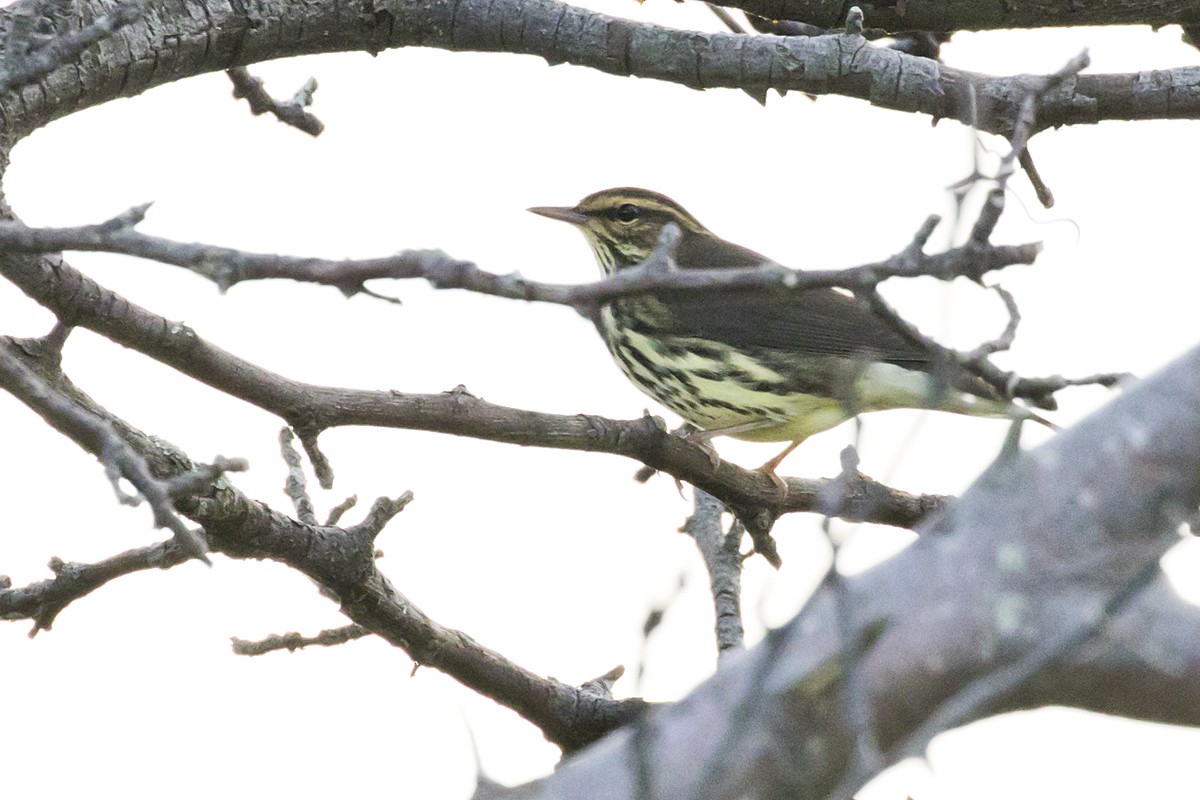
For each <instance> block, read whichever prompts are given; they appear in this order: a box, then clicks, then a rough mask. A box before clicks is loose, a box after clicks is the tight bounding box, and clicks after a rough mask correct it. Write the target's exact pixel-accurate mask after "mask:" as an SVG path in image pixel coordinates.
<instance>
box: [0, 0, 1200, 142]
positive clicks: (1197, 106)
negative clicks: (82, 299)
mask: <svg viewBox="0 0 1200 800" xmlns="http://www.w3.org/2000/svg"><path fill="white" fill-rule="evenodd" d="M36 2H37V0H22V2H18V3H16V4H14V5H13V6H9V7H7V8H5V9H4V10H3V13H2V14H0V22H4V23H5V29H6V30H9V29H11V27H12V22H11V20H12V18H13V15H14V14H16V13H19V12H20V11H21V10H22V9H24V8H27V7H28V6H30V5H35V4H36ZM201 5H203V6H204V10H203V13H199V12H198V13H192V14H179V15H169V16H160V15H156V16H155V18H154V19H153V20H152V21H151V20H146V19H141V20H138V21H136V22H134V23H132V24H130V25H127V26H126V27H125V28H123V29H121V30H120V31H118V32H117V33H116V34H114V35H113V36H111V37H109V38H108V39H106V40H104V41H101V42H99V43H98V44H97V45H96V47H97V49H98V51H99V53H100V57H98V58H96V59H92V60H89V61H88V63H87V64H86V66H85V65H84V64H82V63H81V60H80V58H79V57H75V58H66V59H64V60H63V61H62V64H61V66H59V67H58V68H57V69H54V70H53V71H52V72H50V73H48V74H46V75H45V77H44V78H42V80H41V81H40V83H39V86H40V91H39V92H38V93H36V96H28V97H27V96H22V97H20V98H14V97H11V96H10V97H9V98H7V99H0V118H3V119H4V120H5V131H4V133H5V134H6V137H7V144H8V146H11V145H12V144H13V143H15V142H16V141H17V140H19V139H20V138H21V137H23V136H24V135H25V134H27V133H28V132H29V131H31V130H33V129H35V128H37V127H39V126H41V125H44V124H46V123H47V122H49V121H51V120H52V119H54V118H56V117H58V116H61V115H63V114H66V113H71V112H74V111H77V110H79V109H81V108H86V107H88V106H93V105H98V104H100V103H103V102H106V101H108V100H111V99H114V98H116V97H118V96H122V95H132V94H138V93H140V92H143V91H145V90H147V89H150V88H152V87H154V86H159V85H162V84H164V83H167V82H170V81H173V80H178V79H179V78H183V77H187V76H190V75H198V74H202V73H205V72H210V71H214V70H218V69H229V68H231V67H237V66H244V65H247V64H253V63H256V62H259V61H267V60H271V59H275V58H281V57H284V56H294V55H302V54H307V53H326V52H335V51H350V50H362V49H366V50H369V51H371V52H378V51H379V50H383V49H387V48H391V47H405V46H423V47H440V48H444V49H447V50H474V51H484V52H504V53H522V54H529V55H536V56H540V57H541V58H543V59H545V60H546V61H547V62H548V63H550V64H561V63H572V64H579V65H582V66H587V67H591V68H593V69H597V70H600V71H602V72H608V73H611V74H615V75H622V76H625V75H634V76H637V77H642V78H655V79H658V80H664V81H669V82H672V83H678V84H682V85H684V86H689V87H693V88H697V89H701V88H713V87H727V88H735V89H743V90H747V91H749V92H751V93H752V94H756V95H757V94H758V93H761V92H763V91H765V90H766V89H776V90H779V91H781V92H782V91H799V92H805V93H809V94H839V95H843V96H847V97H856V98H860V99H863V100H867V101H869V102H870V103H872V104H873V105H877V106H879V107H882V108H890V109H894V110H899V111H907V112H913V113H921V114H928V115H930V116H932V117H933V118H934V119H938V120H940V119H956V120H958V121H960V122H962V123H963V124H966V125H974V126H976V127H977V128H979V129H980V130H983V131H987V132H989V133H995V134H999V135H1003V136H1008V135H1010V134H1011V132H1012V129H1013V125H1014V120H1015V118H1016V116H1017V112H1018V106H1017V103H1018V102H1019V98H1020V96H1021V95H1022V90H1023V88H1024V87H1025V86H1027V85H1028V82H1029V81H1030V80H1035V81H1036V80H1039V79H1038V78H1036V77H1034V78H1031V77H1030V76H1009V77H991V76H985V75H981V74H978V73H972V72H967V71H964V70H958V69H954V68H951V67H946V66H944V65H940V64H938V63H937V62H935V61H932V60H929V59H925V58H920V57H917V56H911V55H908V54H905V53H902V52H899V51H897V50H893V49H888V48H879V47H874V46H871V45H870V44H869V43H868V42H867V40H866V39H864V38H863V37H862V36H859V35H853V34H839V35H827V36H814V37H809V36H789V37H777V36H759V35H747V34H734V33H708V32H703V33H701V32H695V31H684V30H676V29H672V28H668V27H663V26H658V25H651V24H648V23H635V22H630V21H629V20H624V19H619V18H616V17H611V16H607V15H604V14H599V13H596V12H594V11H589V10H586V9H581V8H576V7H573V6H569V5H567V4H565V3H560V2H556V1H555V0H431V2H426V3H396V2H377V3H372V4H366V5H364V4H346V3H337V2H333V0H316V2H312V3H304V4H297V3H283V2H267V3H265V4H259V5H258V6H256V7H255V10H254V11H253V12H250V11H246V10H244V9H243V7H242V6H239V5H237V4H233V5H230V4H224V3H216V2H212V1H211V0H209V2H208V3H201ZM95 7H100V3H99V2H98V0H97V1H96V5H95ZM88 8H89V10H90V9H91V8H93V7H92V6H88ZM841 8H842V7H841V6H839V7H838V12H837V13H838V14H839V15H840V14H841V13H843V12H842V11H841ZM876 12H877V9H873V10H872V12H871V13H872V15H874V14H875V13H876ZM769 16H775V15H774V14H770V15H769ZM1139 21H1140V22H1145V21H1147V20H1146V19H1145V18H1139ZM867 22H868V23H869V24H878V23H877V22H872V20H870V19H868V20H867ZM915 23H916V18H914V19H913V20H912V22H910V23H908V24H906V25H905V27H906V28H911V27H913V26H914V25H915ZM833 24H834V25H841V24H842V20H841V19H839V20H836V21H835V22H834V23H833ZM283 31H287V33H288V35H286V36H284V35H282V32H283ZM62 32H65V31H59V33H62ZM168 53H169V55H170V57H169V58H168V57H165V55H164V54H168ZM81 70H83V71H84V72H85V74H86V78H87V79H86V80H84V81H82V82H81V81H80V77H79V76H80V71H81ZM1197 83H1200V68H1195V67H1184V68H1177V69H1173V70H1161V71H1155V72H1153V73H1151V72H1139V73H1130V74H1121V75H1118V74H1114V75H1084V76H1079V77H1078V78H1076V79H1074V80H1072V81H1069V82H1068V83H1067V84H1065V85H1064V86H1063V87H1062V89H1061V90H1060V91H1057V92H1055V93H1054V94H1053V95H1052V96H1050V97H1047V98H1046V100H1045V102H1044V104H1043V107H1042V108H1041V109H1040V114H1039V118H1040V119H1039V127H1038V130H1042V129H1045V128H1047V127H1051V126H1059V125H1071V124H1089V123H1095V122H1099V121H1101V120H1105V119H1181V118H1186V119H1194V118H1198V117H1200V92H1195V91H1192V90H1191V87H1193V86H1195V85H1196V84H1197ZM973 98H974V100H977V101H978V102H977V103H976V102H974V100H973ZM976 112H977V113H976Z"/></svg>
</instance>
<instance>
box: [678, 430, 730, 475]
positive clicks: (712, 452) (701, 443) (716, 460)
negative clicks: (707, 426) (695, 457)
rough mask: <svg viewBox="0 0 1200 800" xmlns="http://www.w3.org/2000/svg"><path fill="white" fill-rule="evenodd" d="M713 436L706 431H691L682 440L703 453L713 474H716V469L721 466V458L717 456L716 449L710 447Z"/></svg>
mask: <svg viewBox="0 0 1200 800" xmlns="http://www.w3.org/2000/svg"><path fill="white" fill-rule="evenodd" d="M713 435H714V434H712V433H710V432H708V431H692V432H691V433H689V434H688V435H687V436H685V437H684V439H686V440H687V441H688V442H690V443H692V444H694V445H696V446H697V447H699V448H700V449H701V450H703V451H704V453H705V455H707V456H708V461H709V463H710V464H712V468H713V472H716V471H717V467H719V466H721V456H719V455H717V448H715V447H713V445H712V437H713Z"/></svg>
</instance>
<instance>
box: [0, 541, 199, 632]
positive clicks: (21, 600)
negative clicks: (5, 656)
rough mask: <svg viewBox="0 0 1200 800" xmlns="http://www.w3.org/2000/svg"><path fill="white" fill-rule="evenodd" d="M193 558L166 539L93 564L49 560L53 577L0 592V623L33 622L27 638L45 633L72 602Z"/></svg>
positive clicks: (0, 590) (190, 554)
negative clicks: (118, 581)
mask: <svg viewBox="0 0 1200 800" xmlns="http://www.w3.org/2000/svg"><path fill="white" fill-rule="evenodd" d="M193 557H194V556H193V554H192V553H191V552H190V551H188V550H186V549H184V548H183V547H181V546H180V545H179V542H178V541H176V540H174V539H170V540H168V541H165V542H159V543H158V544H152V545H148V546H146V547H138V548H135V549H133V550H126V551H125V552H124V553H119V554H118V555H115V556H113V557H112V558H106V559H104V560H103V561H98V562H96V563H95V564H80V563H76V562H74V561H63V560H62V559H60V558H57V557H56V558H52V559H50V564H49V566H50V571H51V572H53V573H54V577H53V578H50V579H48V580H44V581H38V582H37V583H32V584H30V585H28V586H24V587H20V588H17V589H13V588H11V587H8V586H5V587H3V588H0V619H5V620H17V619H31V620H33V628H32V629H30V631H29V635H30V637H33V636H36V635H37V633H38V631H48V630H50V628H51V626H53V624H54V620H55V619H56V618H57V617H58V614H59V612H61V611H62V610H63V609H64V608H66V607H67V606H68V605H70V604H71V603H72V602H74V601H76V600H79V599H80V598H82V597H86V596H87V595H89V594H91V593H92V592H94V591H95V590H96V589H99V588H100V587H101V586H103V585H104V584H106V583H108V582H109V581H111V580H113V579H115V578H120V577H121V576H123V575H130V574H132V573H134V572H139V571H142V570H148V569H169V568H171V567H174V566H177V565H179V564H182V563H184V562H185V561H188V560H189V559H191V558H193Z"/></svg>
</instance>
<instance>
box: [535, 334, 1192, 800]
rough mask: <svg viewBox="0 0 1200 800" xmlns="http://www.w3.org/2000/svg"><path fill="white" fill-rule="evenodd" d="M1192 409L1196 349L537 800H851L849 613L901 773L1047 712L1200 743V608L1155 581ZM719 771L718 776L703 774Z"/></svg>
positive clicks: (1014, 459) (1187, 500)
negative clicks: (843, 707)
mask: <svg viewBox="0 0 1200 800" xmlns="http://www.w3.org/2000/svg"><path fill="white" fill-rule="evenodd" d="M1197 396H1200V348H1197V349H1194V350H1192V351H1191V352H1190V353H1187V354H1186V355H1185V356H1183V357H1182V358H1180V359H1179V360H1177V361H1176V362H1175V363H1173V364H1172V365H1170V366H1168V367H1167V368H1166V369H1165V370H1163V371H1162V372H1160V373H1159V374H1157V375H1155V376H1152V377H1150V378H1147V379H1146V380H1144V381H1142V382H1140V383H1139V384H1137V385H1136V386H1135V387H1133V388H1132V389H1131V390H1130V391H1128V392H1126V393H1125V394H1123V395H1120V396H1118V397H1117V398H1116V399H1114V400H1113V401H1112V402H1111V403H1109V404H1108V405H1107V406H1106V407H1105V408H1104V409H1102V410H1101V411H1099V412H1097V413H1096V414H1094V415H1092V416H1091V417H1089V418H1088V419H1086V420H1084V421H1083V422H1081V423H1079V424H1078V425H1076V426H1075V427H1074V428H1072V429H1070V430H1068V431H1066V432H1064V433H1063V434H1061V435H1060V436H1057V437H1055V438H1054V439H1052V440H1050V441H1049V442H1048V443H1046V444H1044V445H1042V446H1041V447H1039V448H1036V449H1033V450H1030V451H1027V452H1006V453H1005V454H1004V456H1003V457H1002V458H1001V459H1000V460H998V461H997V463H996V464H995V465H993V466H992V467H991V468H990V469H989V470H988V471H987V472H985V473H984V474H983V475H982V476H981V477H980V478H979V479H978V480H977V481H976V483H975V485H974V486H972V487H971V488H970V489H969V490H968V491H967V492H966V493H965V494H964V495H963V497H962V498H961V499H960V500H959V501H957V502H956V504H955V505H954V507H953V508H952V509H951V510H950V511H949V512H948V513H947V514H946V515H945V516H943V517H941V518H939V519H938V520H937V521H935V522H933V523H931V524H930V525H928V526H926V527H925V528H924V529H923V531H922V532H923V533H924V534H926V535H923V536H922V537H921V538H920V539H919V540H917V541H916V542H915V543H914V544H913V545H911V546H910V547H908V548H907V549H905V550H903V551H902V552H901V553H899V554H898V555H897V556H895V557H893V558H891V559H889V560H888V561H886V562H884V563H883V564H880V565H879V566H877V567H874V568H873V569H871V570H868V571H867V572H864V573H862V574H860V575H856V576H848V577H845V578H844V580H845V582H846V583H845V586H844V587H843V589H844V590H845V591H846V592H847V595H848V597H849V600H850V602H849V603H840V604H839V602H838V601H837V600H836V599H835V597H834V595H833V591H832V589H831V588H829V587H822V589H821V590H819V591H818V592H817V593H816V594H815V595H814V597H813V598H812V599H811V600H810V601H809V603H808V604H807V605H806V607H805V608H804V610H803V611H802V612H801V613H800V614H799V615H798V616H797V617H796V618H795V619H793V620H792V621H791V622H789V623H788V624H787V625H786V626H784V627H783V628H781V629H778V630H776V631H774V632H772V634H771V635H770V636H768V637H767V639H766V640H764V641H763V642H762V643H761V644H760V645H759V646H757V647H755V648H753V649H751V650H749V651H747V652H746V653H744V655H742V656H740V657H739V658H737V659H736V660H733V661H732V662H731V663H730V664H729V665H728V666H727V667H726V668H724V669H722V670H719V671H718V672H717V674H716V675H715V676H714V677H713V678H712V679H710V680H709V681H708V682H707V683H706V684H704V685H702V686H701V687H699V689H697V690H696V692H694V693H693V694H692V695H691V696H690V697H689V698H687V699H686V700H685V701H683V702H680V703H677V704H673V705H670V706H662V707H658V708H655V709H653V710H652V711H651V712H650V713H649V714H648V715H647V718H646V719H645V721H644V722H643V723H641V725H640V727H641V728H642V730H643V731H649V732H651V734H652V735H647V734H646V733H644V732H643V733H639V732H638V731H637V730H633V729H627V730H624V731H620V732H618V733H616V734H614V735H613V736H611V737H609V739H608V740H607V741H606V742H605V743H604V745H603V746H602V747H597V748H593V749H592V750H589V751H586V752H584V753H581V754H579V755H578V756H576V757H575V758H574V759H572V760H571V762H570V763H568V764H565V765H564V766H563V767H561V768H560V769H559V770H558V771H557V772H556V773H555V774H554V775H553V776H552V777H551V778H549V779H547V781H546V782H545V784H544V787H543V792H542V794H541V795H539V796H540V797H541V798H542V799H543V800H556V799H560V798H584V797H590V796H595V795H594V791H595V789H596V787H598V786H601V785H603V786H604V787H605V796H606V797H610V798H614V799H615V798H630V800H633V798H637V797H641V796H647V795H653V796H671V797H712V796H716V797H724V796H731V797H732V796H756V797H795V796H806V797H830V798H833V797H846V796H847V795H846V794H840V795H836V794H834V791H835V789H836V787H838V785H839V783H840V782H841V781H842V780H843V778H844V777H845V776H846V775H847V774H848V771H849V769H850V767H851V761H850V759H851V757H852V754H853V753H854V747H853V743H852V741H851V737H852V735H853V731H852V730H850V729H849V728H848V727H847V725H846V720H845V718H844V716H843V715H842V714H839V713H837V712H836V711H833V712H831V709H837V708H838V707H839V698H840V695H841V694H842V693H843V692H845V691H847V687H846V684H845V668H846V662H845V655H844V652H845V651H844V648H843V641H844V638H843V635H842V633H841V628H840V626H839V625H838V623H837V619H836V617H837V613H838V609H839V607H840V608H841V609H842V610H848V611H849V613H850V620H849V622H850V625H851V627H852V629H853V631H855V634H856V635H855V636H854V637H853V640H854V641H857V642H861V643H863V647H862V650H861V655H860V656H859V658H860V659H861V661H860V668H861V674H862V678H863V680H864V682H865V687H866V693H865V696H866V697H868V698H869V700H870V703H871V710H872V717H873V719H874V721H875V728H874V733H875V735H876V736H877V737H878V739H879V745H880V750H881V752H882V753H883V755H884V757H885V759H886V763H888V764H891V763H895V762H896V761H898V760H900V759H902V758H904V757H906V756H908V755H910V754H912V753H913V752H918V751H919V750H920V748H921V747H923V746H924V742H925V741H927V740H928V736H929V735H931V734H932V733H934V732H936V731H935V730H934V729H937V730H938V731H940V730H945V729H947V728H948V727H952V726H957V725H961V724H964V723H966V722H968V721H971V720H974V719H979V718H982V717H984V716H988V715H991V714H996V713H1001V712H1003V711H1007V710H1014V709H1021V708H1029V707H1031V706H1033V705H1045V704H1055V703H1057V704H1067V705H1073V706H1077V707H1081V708H1089V709H1094V710H1098V711H1104V712H1107V713H1116V714H1127V715H1133V716H1137V717H1139V718H1142V719H1154V720H1160V721H1164V722H1177V723H1178V722H1184V721H1186V722H1187V724H1191V725H1196V724H1200V643H1198V642H1197V639H1196V637H1195V635H1194V631H1195V628H1196V625H1198V624H1200V608H1197V607H1196V606H1195V605H1194V604H1191V603H1188V602H1186V601H1184V600H1183V599H1181V598H1180V597H1179V595H1178V594H1177V593H1175V592H1174V591H1172V590H1171V588H1170V586H1169V583H1168V582H1167V581H1166V579H1165V578H1164V577H1163V576H1162V575H1161V573H1160V572H1159V571H1158V569H1157V563H1158V559H1159V557H1160V556H1161V555H1162V554H1163V553H1164V552H1165V551H1166V550H1167V549H1168V548H1170V547H1172V546H1173V545H1174V544H1175V543H1177V542H1178V540H1179V538H1178V533H1177V528H1178V525H1179V522H1180V521H1181V520H1182V519H1187V518H1191V517H1193V516H1194V515H1195V513H1196V508H1197V506H1198V504H1200V407H1198V406H1197V404H1196V402H1195V398H1196V397H1197ZM1084 643H1086V644H1084ZM1035 676H1036V677H1035ZM993 677H994V680H993ZM931 713H932V714H933V717H932V719H933V723H932V724H931V725H930V727H929V728H928V729H927V728H925V727H924V725H925V723H926V722H927V721H930V720H931V716H930V715H931ZM910 737H912V738H910ZM710 763H720V765H721V768H720V769H718V770H704V769H697V765H705V764H710ZM644 764H650V765H652V768H651V769H650V771H649V778H650V785H649V787H648V788H649V791H645V792H644V793H642V794H639V786H640V787H642V788H646V784H645V778H646V774H645V772H644V770H643V767H642V765H644ZM853 788H855V787H851V790H853ZM589 792H591V793H589Z"/></svg>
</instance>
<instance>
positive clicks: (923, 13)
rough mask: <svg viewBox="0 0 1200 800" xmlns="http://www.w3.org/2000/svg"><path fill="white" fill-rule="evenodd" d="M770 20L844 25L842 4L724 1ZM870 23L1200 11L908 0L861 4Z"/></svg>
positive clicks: (1101, 2)
mask: <svg viewBox="0 0 1200 800" xmlns="http://www.w3.org/2000/svg"><path fill="white" fill-rule="evenodd" d="M726 4H727V5H729V6H732V7H734V8H740V9H742V10H744V11H748V12H750V13H752V14H757V15H759V16H763V17H768V18H772V19H788V20H797V21H800V22H805V23H808V24H810V25H813V26H816V27H818V28H826V29H828V28H837V27H840V26H841V25H842V24H843V23H844V21H845V19H844V17H845V11H844V10H843V8H844V7H843V6H841V5H838V4H831V3H828V2H822V0H728V2H727V3H726ZM857 5H859V6H861V7H862V9H863V12H864V13H865V15H866V20H867V24H869V25H870V26H872V27H876V28H884V29H885V30H889V31H914V30H916V31H934V32H939V33H951V32H953V31H982V30H1001V29H1006V28H1044V27H1052V26H1075V25H1150V26H1152V27H1155V28H1160V27H1162V26H1164V25H1187V24H1189V23H1190V24H1196V23H1200V10H1198V9H1197V8H1196V4H1195V3H1194V2H1189V0H1173V1H1172V0H1166V1H1165V2H1160V1H1159V0H1154V1H1153V2H1149V1H1147V2H1128V3H1112V2H1106V1H1105V0H1074V2H1071V3H1062V2H1058V0H1036V1H1035V2H1028V3H1027V2H1021V3H1006V2H1002V0H982V1H981V0H904V2H903V3H897V2H894V0H891V1H890V2H880V3H869V2H868V3H857Z"/></svg>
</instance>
